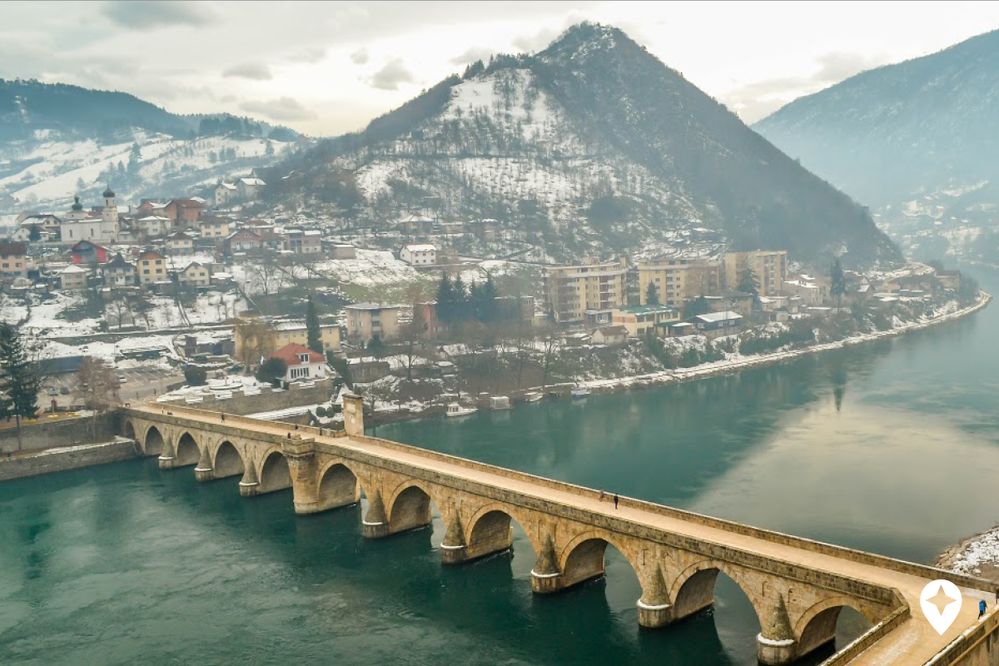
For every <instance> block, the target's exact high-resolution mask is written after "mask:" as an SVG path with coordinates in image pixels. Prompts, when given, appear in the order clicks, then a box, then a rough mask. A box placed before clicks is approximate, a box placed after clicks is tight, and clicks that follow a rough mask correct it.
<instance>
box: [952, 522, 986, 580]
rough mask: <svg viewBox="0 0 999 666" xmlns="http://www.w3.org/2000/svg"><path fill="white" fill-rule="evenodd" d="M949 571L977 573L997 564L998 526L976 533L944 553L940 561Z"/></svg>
mask: <svg viewBox="0 0 999 666" xmlns="http://www.w3.org/2000/svg"><path fill="white" fill-rule="evenodd" d="M941 564H942V565H943V566H946V567H947V568H949V569H950V570H951V571H956V572H957V573H963V574H970V575H977V574H981V573H982V571H983V569H984V570H988V569H989V568H994V567H996V566H997V565H999V526H997V527H993V528H992V529H990V530H988V531H986V532H983V533H981V534H978V535H976V536H974V537H972V538H970V539H968V540H967V541H965V542H963V543H962V544H960V545H959V546H958V547H957V548H955V549H953V552H951V553H948V554H946V555H945V561H943V562H941Z"/></svg>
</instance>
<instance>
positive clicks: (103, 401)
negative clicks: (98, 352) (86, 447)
mask: <svg viewBox="0 0 999 666" xmlns="http://www.w3.org/2000/svg"><path fill="white" fill-rule="evenodd" d="M118 388H119V383H118V376H117V375H116V374H115V371H114V368H112V367H111V366H110V365H108V364H107V363H105V362H104V361H103V360H102V359H99V358H96V357H94V356H87V357H86V358H84V359H83V362H82V363H81V364H80V369H79V370H78V371H77V373H76V395H77V397H78V398H80V400H81V401H82V402H83V406H84V407H86V408H87V409H89V410H92V411H93V413H94V414H93V420H92V421H91V424H92V425H91V429H92V432H91V434H92V435H93V436H95V437H96V436H97V415H98V414H101V413H104V412H106V411H107V410H109V409H111V408H112V407H115V406H116V405H117V404H118V402H119V399H118Z"/></svg>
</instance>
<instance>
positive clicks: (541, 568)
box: [531, 535, 565, 594]
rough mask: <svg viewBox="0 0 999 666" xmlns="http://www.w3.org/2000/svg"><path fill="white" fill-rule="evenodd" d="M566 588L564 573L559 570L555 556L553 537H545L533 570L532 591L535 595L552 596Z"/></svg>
mask: <svg viewBox="0 0 999 666" xmlns="http://www.w3.org/2000/svg"><path fill="white" fill-rule="evenodd" d="M564 588H565V585H564V584H563V580H562V572H561V571H560V570H559V568H558V559H557V557H556V556H555V544H554V543H552V537H551V535H547V536H546V537H545V541H544V544H543V545H542V546H541V552H540V553H538V560H537V561H536V562H535V563H534V568H533V569H531V591H532V592H534V593H535V594H551V593H552V592H558V591H559V590H562V589H564Z"/></svg>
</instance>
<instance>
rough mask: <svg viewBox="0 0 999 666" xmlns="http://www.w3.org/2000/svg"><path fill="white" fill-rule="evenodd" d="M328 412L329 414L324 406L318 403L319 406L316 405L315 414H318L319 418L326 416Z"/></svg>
mask: <svg viewBox="0 0 999 666" xmlns="http://www.w3.org/2000/svg"><path fill="white" fill-rule="evenodd" d="M328 414H329V412H327V411H326V408H325V407H323V406H322V405H320V406H319V407H316V416H318V417H320V418H326V416H327V415H328Z"/></svg>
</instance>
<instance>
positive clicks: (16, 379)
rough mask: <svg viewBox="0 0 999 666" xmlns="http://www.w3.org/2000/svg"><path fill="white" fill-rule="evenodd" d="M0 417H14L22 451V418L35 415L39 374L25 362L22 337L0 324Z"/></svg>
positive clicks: (10, 327) (26, 360)
mask: <svg viewBox="0 0 999 666" xmlns="http://www.w3.org/2000/svg"><path fill="white" fill-rule="evenodd" d="M0 373H2V375H0V417H2V418H5V419H10V418H11V417H14V420H15V422H16V424H17V448H18V449H20V448H21V419H22V418H27V419H33V418H35V415H36V413H37V412H38V388H39V384H40V383H41V382H40V380H39V378H38V374H37V372H36V371H35V369H34V368H33V367H32V366H31V363H30V361H29V360H28V354H27V351H26V350H25V348H24V343H23V341H22V340H21V334H20V333H19V332H18V331H17V329H16V328H14V327H13V326H11V325H10V324H7V323H4V324H2V325H0Z"/></svg>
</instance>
